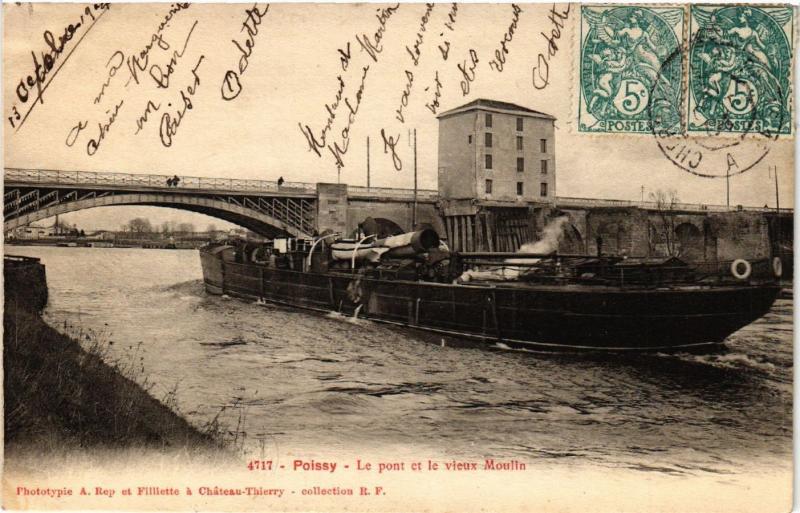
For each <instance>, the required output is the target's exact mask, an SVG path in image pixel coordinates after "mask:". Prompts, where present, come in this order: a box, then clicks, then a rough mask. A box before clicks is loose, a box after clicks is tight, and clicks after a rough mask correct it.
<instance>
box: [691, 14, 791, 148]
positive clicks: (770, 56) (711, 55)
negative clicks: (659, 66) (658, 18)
mask: <svg viewBox="0 0 800 513" xmlns="http://www.w3.org/2000/svg"><path fill="white" fill-rule="evenodd" d="M793 24H794V20H793V10H792V8H791V7H766V6H765V7H761V6H756V5H747V6H742V5H738V6H730V5H727V6H726V5H715V6H695V5H693V6H692V7H691V20H690V30H689V32H690V37H691V40H690V45H691V46H690V52H689V53H690V55H689V110H688V129H689V132H701V131H703V132H713V133H720V132H741V133H745V132H757V133H761V134H776V135H777V134H790V133H791V130H792V122H791V120H792V116H791V95H792V91H791V88H792V87H791V84H792V82H791V76H792V53H793V51H792V50H793V48H792V34H793Z"/></svg>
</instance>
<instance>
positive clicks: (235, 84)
mask: <svg viewBox="0 0 800 513" xmlns="http://www.w3.org/2000/svg"><path fill="white" fill-rule="evenodd" d="M268 11H269V4H267V5H266V6H265V7H264V9H263V10H259V9H258V4H257V3H255V4H253V7H251V8H250V9H245V11H244V12H245V13H246V14H247V16H246V17H245V20H244V22H243V23H242V28H241V29H239V32H246V39H245V40H244V48H242V43H240V42H239V41H237V40H235V39H231V42H232V43H233V44H234V46H236V49H237V50H238V51H239V53H240V54H241V55H239V65H238V67H237V69H236V70H230V69H229V70H228V71H226V72H225V76H224V77H223V79H222V87H221V89H220V93H221V94H222V99H223V100H225V101H231V100H233V99H234V98H236V97H237V96H239V94H240V93H241V92H242V82H241V75H244V72H245V70H247V66H249V65H250V56H252V55H253V48H255V46H256V39H255V38H256V36H257V35H258V34H259V30H258V26H259V25H261V20H262V19H263V18H264V16H266V14H267V12H268Z"/></svg>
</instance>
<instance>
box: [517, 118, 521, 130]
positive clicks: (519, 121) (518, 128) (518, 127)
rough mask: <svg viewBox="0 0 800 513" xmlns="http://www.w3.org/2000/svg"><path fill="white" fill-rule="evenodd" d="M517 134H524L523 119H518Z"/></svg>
mask: <svg viewBox="0 0 800 513" xmlns="http://www.w3.org/2000/svg"><path fill="white" fill-rule="evenodd" d="M517 132H522V118H517Z"/></svg>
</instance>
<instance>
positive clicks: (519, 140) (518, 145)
mask: <svg viewBox="0 0 800 513" xmlns="http://www.w3.org/2000/svg"><path fill="white" fill-rule="evenodd" d="M517 149H518V150H521V149H522V136H521V135H518V136H517Z"/></svg>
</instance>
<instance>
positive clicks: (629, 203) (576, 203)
mask: <svg viewBox="0 0 800 513" xmlns="http://www.w3.org/2000/svg"><path fill="white" fill-rule="evenodd" d="M556 206H558V207H639V208H645V209H650V210H659V209H664V210H677V211H681V210H685V211H690V212H698V211H707V212H733V211H746V212H768V211H772V210H775V209H774V208H768V207H767V208H765V207H745V206H741V205H735V206H730V207H729V206H727V205H706V204H703V203H674V204H672V205H669V204H666V205H661V206H659V204H658V203H656V202H655V201H633V200H614V199H599V198H568V197H558V198H556Z"/></svg>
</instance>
